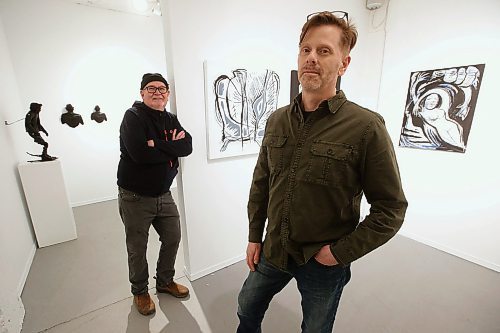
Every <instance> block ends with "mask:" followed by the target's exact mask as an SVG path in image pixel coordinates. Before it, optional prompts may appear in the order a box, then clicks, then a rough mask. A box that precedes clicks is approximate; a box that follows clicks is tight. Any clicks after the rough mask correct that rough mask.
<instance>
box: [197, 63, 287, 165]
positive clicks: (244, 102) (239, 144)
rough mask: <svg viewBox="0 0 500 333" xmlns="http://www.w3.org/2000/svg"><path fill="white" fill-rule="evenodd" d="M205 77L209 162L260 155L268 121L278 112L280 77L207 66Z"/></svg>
mask: <svg viewBox="0 0 500 333" xmlns="http://www.w3.org/2000/svg"><path fill="white" fill-rule="evenodd" d="M205 74H206V82H205V84H206V87H205V88H206V104H207V114H206V116H207V117H206V118H207V136H208V157H209V159H216V158H223V157H231V156H238V155H246V154H256V153H258V152H259V149H260V145H261V144H262V138H263V136H264V130H265V126H266V122H267V119H268V117H269V115H271V113H273V112H274V111H275V110H276V109H277V108H278V97H279V90H280V78H279V75H278V74H277V73H276V72H275V71H273V70H272V69H249V68H248V67H244V66H242V67H227V66H225V65H222V66H220V65H219V66H216V65H215V64H214V63H210V64H209V63H207V62H205Z"/></svg>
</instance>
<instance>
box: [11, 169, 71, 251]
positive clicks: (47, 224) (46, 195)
mask: <svg viewBox="0 0 500 333" xmlns="http://www.w3.org/2000/svg"><path fill="white" fill-rule="evenodd" d="M18 169H19V174H20V176H21V182H22V183H23V188H24V195H25V196H26V202H27V203H28V208H29V211H30V215H31V222H32V223H33V229H35V235H36V240H37V242H38V247H44V246H49V245H53V244H57V243H62V242H66V241H69V240H72V239H76V237H77V236H76V226H75V218H74V216H73V210H72V209H71V207H70V205H69V200H68V194H67V192H66V186H65V185H64V178H63V174H62V169H61V162H60V161H59V160H54V161H49V162H34V163H21V164H19V165H18Z"/></svg>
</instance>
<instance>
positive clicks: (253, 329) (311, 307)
mask: <svg viewBox="0 0 500 333" xmlns="http://www.w3.org/2000/svg"><path fill="white" fill-rule="evenodd" d="M350 277H351V270H350V267H349V266H346V267H342V266H341V265H336V266H325V265H322V264H320V263H319V262H317V261H316V260H315V259H314V258H311V259H310V260H309V261H308V262H307V263H306V264H305V265H302V266H299V265H297V264H296V263H295V262H294V261H293V260H292V259H290V260H288V267H287V270H286V271H283V270H280V269H278V268H276V267H275V266H273V265H271V264H270V263H269V262H267V261H266V259H265V258H264V256H263V255H261V258H260V262H259V264H258V265H256V269H255V271H254V272H250V273H249V274H248V277H247V279H246V281H245V283H244V284H243V287H242V288H241V291H240V294H239V296H238V317H239V319H240V324H239V326H238V329H237V331H236V332H237V333H260V332H262V329H261V323H262V319H264V314H265V312H266V310H267V308H268V307H269V303H270V302H271V299H272V298H273V296H274V295H276V294H277V293H278V292H280V291H281V290H282V289H283V288H284V287H285V286H286V285H287V284H288V282H290V280H291V279H292V278H294V279H295V280H296V281H297V287H298V289H299V292H300V294H301V296H302V302H301V305H302V315H303V319H302V325H301V328H302V333H331V332H332V329H333V322H334V321H335V314H336V313H337V308H338V305H339V301H340V296H341V294H342V290H343V288H344V286H345V285H346V284H347V282H349V279H350Z"/></svg>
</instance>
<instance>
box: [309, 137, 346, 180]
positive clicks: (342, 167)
mask: <svg viewBox="0 0 500 333" xmlns="http://www.w3.org/2000/svg"><path fill="white" fill-rule="evenodd" d="M353 151H354V149H353V147H352V146H350V145H347V144H342V143H331V142H315V143H313V144H312V146H311V151H310V159H309V162H308V165H307V170H306V175H305V180H306V181H307V182H310V183H316V184H321V185H331V186H338V185H340V184H345V183H346V182H349V180H350V179H351V178H352V177H351V175H350V173H351V170H350V167H349V165H350V163H351V162H352V159H353Z"/></svg>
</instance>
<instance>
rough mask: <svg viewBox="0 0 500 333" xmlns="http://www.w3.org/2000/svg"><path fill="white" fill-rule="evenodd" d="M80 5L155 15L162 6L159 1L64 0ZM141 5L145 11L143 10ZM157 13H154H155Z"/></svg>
mask: <svg viewBox="0 0 500 333" xmlns="http://www.w3.org/2000/svg"><path fill="white" fill-rule="evenodd" d="M64 1H67V2H71V3H75V4H78V5H84V6H91V7H98V8H103V9H109V10H114V11H119V12H125V13H131V14H138V15H146V16H149V15H153V14H157V15H159V13H160V4H159V1H158V0H64ZM141 5H142V7H143V10H141V9H140V8H141ZM155 10H156V11H157V12H154V11H155Z"/></svg>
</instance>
